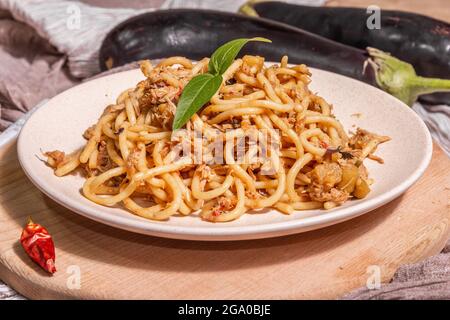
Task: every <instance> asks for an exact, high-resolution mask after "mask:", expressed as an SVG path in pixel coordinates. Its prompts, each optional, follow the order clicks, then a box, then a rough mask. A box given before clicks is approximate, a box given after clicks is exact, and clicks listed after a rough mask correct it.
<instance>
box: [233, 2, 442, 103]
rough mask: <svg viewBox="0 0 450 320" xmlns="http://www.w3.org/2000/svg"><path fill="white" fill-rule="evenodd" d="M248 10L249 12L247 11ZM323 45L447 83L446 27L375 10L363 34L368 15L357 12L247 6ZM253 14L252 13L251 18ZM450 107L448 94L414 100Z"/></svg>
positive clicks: (433, 21)
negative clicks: (376, 52) (368, 51)
mask: <svg viewBox="0 0 450 320" xmlns="http://www.w3.org/2000/svg"><path fill="white" fill-rule="evenodd" d="M249 9H250V10H249ZM252 9H253V10H254V12H256V14H257V15H258V16H259V17H262V18H267V19H272V20H275V21H278V22H283V23H286V24H289V25H292V26H295V27H298V28H301V29H304V30H306V31H309V32H312V33H315V34H318V35H320V36H322V37H325V38H327V39H330V40H333V41H336V42H339V43H343V44H346V45H349V46H353V47H357V48H361V49H365V48H366V47H375V48H377V49H380V50H383V51H386V52H390V53H391V54H393V55H394V56H396V57H397V58H399V59H401V60H403V61H406V62H408V63H411V64H412V65H413V66H414V68H415V70H416V72H417V74H419V75H421V76H424V77H437V78H447V79H448V78H450V24H448V23H446V22H444V21H440V20H437V19H433V18H430V17H427V16H424V15H420V14H415V13H410V12H403V11H391V10H381V15H380V26H381V28H380V29H373V30H371V29H369V28H368V27H367V19H368V17H369V16H370V15H371V13H367V10H366V9H363V8H345V7H311V6H302V5H295V4H289V3H284V2H278V1H249V2H248V4H247V11H246V10H245V8H244V7H242V8H241V11H243V12H244V13H250V14H252V12H251V10H252ZM253 14H254V13H253ZM420 99H421V100H422V101H424V102H429V103H447V104H450V94H449V93H434V94H432V95H424V96H421V98H420Z"/></svg>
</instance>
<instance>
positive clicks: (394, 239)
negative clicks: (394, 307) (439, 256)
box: [0, 143, 450, 299]
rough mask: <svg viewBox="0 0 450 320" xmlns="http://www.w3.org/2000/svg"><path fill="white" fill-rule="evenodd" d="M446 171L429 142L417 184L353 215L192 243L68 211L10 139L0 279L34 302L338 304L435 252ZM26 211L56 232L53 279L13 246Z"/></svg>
mask: <svg viewBox="0 0 450 320" xmlns="http://www.w3.org/2000/svg"><path fill="white" fill-rule="evenodd" d="M407 157H408V155H405V161H408V159H407ZM449 169H450V160H449V159H448V158H447V157H446V156H445V154H444V153H443V152H442V150H441V149H439V147H437V146H435V147H434V155H433V160H432V162H431V165H430V167H429V169H428V170H427V172H426V173H425V175H424V177H422V178H421V179H420V180H419V182H418V183H416V184H415V185H414V186H413V187H412V188H411V189H410V190H409V191H407V192H406V193H405V194H404V195H403V196H402V197H400V198H398V199H396V200H394V201H392V202H391V203H389V204H387V205H385V206H383V207H382V208H380V209H378V210H375V211H373V212H370V213H368V214H365V215H363V216H361V217H358V218H356V219H353V220H350V221H347V222H344V223H341V224H338V225H335V226H331V227H327V228H324V229H321V230H316V231H311V232H307V233H303V234H298V235H293V236H287V237H281V238H273V239H264V240H251V241H240V242H193V241H181V240H169V239H162V238H155V237H149V236H144V235H139V234H134V233H131V232H127V231H122V230H119V229H114V228H111V227H108V226H105V225H102V224H100V223H96V222H94V221H91V220H88V219H86V218H83V217H81V216H79V215H77V214H75V213H72V212H70V211H69V210H67V209H65V208H64V207H62V206H60V205H58V204H57V203H55V202H54V201H52V200H50V199H49V198H47V197H46V196H44V195H43V194H42V193H41V192H39V191H38V190H37V189H36V188H35V187H34V186H33V185H32V184H31V182H30V181H29V180H28V179H27V178H26V177H25V175H24V173H23V172H22V170H21V168H20V166H19V163H18V160H17V156H16V145H15V143H11V144H10V145H7V146H5V147H3V148H2V149H1V150H0V181H1V183H0V279H2V280H3V281H5V282H6V283H7V284H9V285H10V286H12V287H13V288H14V289H16V290H17V291H19V292H20V293H21V294H23V295H25V296H27V297H29V298H34V299H48V298H56V299H64V298H77V299H78V298H81V299H103V298H108V299H272V298H276V299H302V298H338V297H340V296H342V295H343V294H345V293H347V292H349V291H350V290H352V289H354V288H357V287H360V286H364V285H365V284H366V283H367V279H368V277H369V276H371V275H372V276H373V275H374V274H375V273H374V272H375V271H374V270H376V269H374V267H370V266H378V267H379V268H380V269H379V270H380V271H381V279H382V281H383V282H386V281H389V280H390V279H391V277H392V275H393V274H394V272H395V270H396V269H397V268H398V267H399V265H401V264H404V263H413V262H417V261H419V260H422V259H424V258H426V257H429V256H431V255H434V254H436V253H438V252H439V251H440V250H441V249H442V248H443V246H444V244H445V242H446V240H447V239H448V238H449V233H450V228H449V221H450V204H449V199H450V173H449ZM30 215H31V216H33V219H34V220H35V221H37V222H40V223H41V224H43V225H45V226H46V227H47V228H48V229H49V231H50V232H51V234H53V236H54V239H55V243H56V254H57V260H56V265H57V269H58V272H57V273H56V274H55V275H54V276H48V275H47V274H46V273H45V272H43V271H41V269H40V268H39V267H37V266H36V265H35V264H34V263H33V262H32V261H31V260H30V259H29V258H28V257H27V255H26V254H25V253H24V251H23V249H22V247H21V246H20V243H19V241H18V239H19V236H20V233H21V229H22V226H23V225H24V224H25V222H26V220H27V217H28V216H30ZM368 268H369V269H368ZM375 268H376V267H375ZM78 284H79V285H78Z"/></svg>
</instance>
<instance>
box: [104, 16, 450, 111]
mask: <svg viewBox="0 0 450 320" xmlns="http://www.w3.org/2000/svg"><path fill="white" fill-rule="evenodd" d="M256 36H260V37H265V38H269V39H271V40H272V43H259V42H258V43H254V42H253V43H249V44H247V45H246V46H245V47H244V49H243V50H242V51H241V53H240V55H241V56H242V55H244V54H255V55H260V56H263V57H265V58H266V61H279V60H280V58H281V57H282V56H283V55H288V56H289V62H291V63H304V64H306V65H308V66H311V67H315V68H319V69H324V70H328V71H332V72H335V73H339V74H342V75H345V76H348V77H352V78H354V79H358V80H361V81H364V82H366V83H369V84H371V85H373V86H377V87H379V88H381V89H383V90H385V91H388V92H389V93H391V94H393V95H394V96H396V97H397V98H399V99H400V100H402V101H404V102H405V103H407V104H408V105H411V104H412V103H413V102H414V101H415V100H416V99H417V97H418V95H419V94H422V93H428V92H433V91H435V90H436V87H438V89H441V86H442V83H441V80H429V79H423V78H420V77H417V76H416V74H415V72H414V69H413V67H412V66H411V65H409V64H407V63H404V62H402V61H400V60H398V59H396V58H394V57H391V56H390V55H388V54H386V53H384V52H381V51H379V50H376V49H369V50H361V49H357V48H353V47H350V46H346V45H343V44H340V43H337V42H334V41H331V40H328V39H325V38H323V37H320V36H318V35H315V34H312V33H309V32H306V31H303V30H301V29H298V28H295V27H292V26H288V25H286V24H282V23H278V22H275V21H272V20H268V19H261V18H252V17H245V16H243V15H238V14H232V13H226V12H219V11H212V10H193V9H176V10H161V11H154V12H149V13H144V14H142V15H139V16H136V17H133V18H130V19H128V20H126V21H124V22H122V23H121V24H119V25H118V26H116V27H115V28H114V29H113V30H111V32H110V33H109V34H108V35H107V36H106V38H105V39H104V41H103V43H102V46H101V49H100V55H99V59H100V68H101V69H102V70H106V69H109V68H112V67H117V66H121V65H123V64H126V63H129V62H133V61H137V60H142V59H159V58H165V57H169V56H174V55H181V56H186V57H188V58H191V59H197V60H198V59H201V58H203V57H208V56H210V55H211V54H212V52H214V50H215V49H216V48H218V47H219V46H220V45H222V44H223V43H225V42H227V41H230V40H232V39H236V38H244V37H245V38H247V37H248V38H250V37H256ZM445 84H446V85H447V88H450V80H449V81H448V82H445Z"/></svg>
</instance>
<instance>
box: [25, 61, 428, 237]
mask: <svg viewBox="0 0 450 320" xmlns="http://www.w3.org/2000/svg"><path fill="white" fill-rule="evenodd" d="M208 62H209V59H208V58H205V59H203V60H201V61H198V62H194V61H190V60H189V59H187V58H184V57H171V58H167V59H163V60H161V61H159V62H153V63H152V62H151V61H148V60H146V61H141V62H140V69H134V70H130V71H125V72H120V73H116V74H112V75H108V76H106V77H102V78H98V79H95V80H92V81H89V82H86V83H83V84H81V85H78V86H76V87H74V88H71V89H69V90H67V91H65V92H63V93H61V94H59V95H58V96H56V97H54V98H53V99H51V100H50V101H49V102H47V103H46V104H45V105H44V106H42V107H41V108H40V109H39V110H37V111H36V112H35V113H34V114H33V115H32V116H31V118H30V119H29V120H28V121H27V122H26V124H25V126H24V127H23V129H22V132H21V134H20V137H19V141H18V154H19V160H20V163H21V165H22V168H23V169H24V171H25V173H26V174H27V176H28V177H29V178H30V180H31V181H32V182H33V183H34V184H35V185H36V186H37V187H38V188H39V189H40V190H41V191H43V192H44V193H45V194H46V195H48V196H49V197H50V198H52V199H53V200H55V201H57V202H58V203H60V204H62V205H63V206H65V207H67V208H68V209H70V210H72V211H74V212H77V213H79V214H81V215H83V216H86V217H88V218H91V219H94V220H96V221H99V222H102V223H105V224H108V225H111V226H114V227H118V228H121V229H126V230H130V231H133V232H138V233H143V234H148V235H154V236H162V237H169V238H177V239H189V240H242V239H256V238H267V237H274V236H281V235H287V234H293V233H299V232H304V231H308V230H312V229H317V228H322V227H325V226H328V225H331V224H335V223H338V222H341V221H344V220H348V219H351V218H354V217H356V216H359V215H361V214H364V213H367V212H369V211H371V210H373V209H375V208H377V207H380V206H381V205H383V204H385V203H387V202H389V201H391V200H392V199H394V198H396V197H398V196H399V195H400V194H402V193H403V192H404V191H406V190H407V188H409V187H410V186H411V185H412V184H413V183H414V182H415V181H416V180H417V179H418V178H419V177H420V176H421V175H422V174H423V172H424V171H425V169H426V167H427V165H428V164H429V161H430V159H431V152H432V142H431V138H430V134H429V132H428V130H427V128H426V126H425V125H424V123H423V122H422V120H421V119H420V118H419V117H418V116H417V115H416V114H415V113H414V112H413V111H412V110H411V109H410V108H409V107H407V106H406V105H404V104H403V103H402V102H400V101H399V100H397V99H396V98H394V97H392V96H390V95H388V94H386V93H384V92H382V91H380V90H378V89H376V88H373V87H371V86H368V85H366V84H364V83H362V82H359V81H356V80H353V79H350V78H347V77H344V76H341V75H337V74H333V73H330V72H326V71H322V70H318V69H313V68H308V67H307V66H305V65H290V64H289V63H288V57H287V56H284V57H280V62H277V63H271V62H266V61H264V57H258V56H251V55H246V56H243V57H242V58H238V59H235V60H234V61H232V63H231V64H230V66H229V67H228V68H227V69H226V71H225V72H224V73H223V75H222V78H221V82H219V84H218V86H219V87H218V88H219V89H218V90H216V91H215V92H213V93H214V94H213V95H212V97H211V98H209V99H208V101H207V102H206V103H205V104H204V105H203V106H202V107H201V108H200V109H199V110H198V111H197V112H195V113H194V114H193V115H192V116H191V117H189V118H187V119H186V123H184V124H183V126H182V127H181V128H179V129H177V130H173V127H174V118H175V116H176V113H177V107H179V101H180V99H181V98H180V97H181V96H182V95H183V90H184V88H186V86H187V85H188V83H189V82H190V81H191V80H192V79H193V78H194V77H196V76H198V75H202V74H206V73H207V72H208Z"/></svg>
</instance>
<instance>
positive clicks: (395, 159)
mask: <svg viewBox="0 0 450 320" xmlns="http://www.w3.org/2000/svg"><path fill="white" fill-rule="evenodd" d="M311 71H312V83H311V89H312V90H313V91H314V92H318V93H319V95H321V96H323V97H324V98H325V99H326V100H327V101H328V102H330V103H332V104H333V106H334V113H335V114H336V116H337V118H338V119H339V120H340V121H341V122H342V123H343V125H344V127H345V128H346V129H352V125H356V126H360V127H362V128H365V129H367V130H369V131H373V132H376V133H378V134H382V135H388V136H390V137H391V138H392V140H391V141H390V142H388V143H385V144H383V145H381V146H380V147H379V148H378V151H377V155H379V156H381V157H382V158H383V159H384V160H385V164H383V165H381V164H378V163H376V162H374V161H369V160H368V161H366V162H365V163H366V165H367V167H368V169H369V173H370V176H371V177H372V178H374V179H375V184H374V185H373V186H372V191H371V193H370V194H369V196H368V197H367V198H366V199H363V200H352V201H348V202H346V203H345V204H344V205H343V206H341V207H338V208H335V209H333V210H330V211H324V210H312V211H299V212H296V213H294V214H292V215H289V216H288V215H284V214H281V213H279V212H277V211H275V210H266V213H263V214H253V215H252V214H246V215H244V216H243V217H241V218H240V219H238V220H237V221H233V222H228V223H211V222H205V221H202V220H201V219H199V218H198V217H194V216H188V217H171V218H170V220H168V221H163V222H157V221H150V220H146V219H144V218H141V217H138V216H136V215H133V214H131V213H130V212H128V211H126V210H125V209H122V208H120V207H117V208H109V207H104V206H101V205H98V204H95V203H92V202H90V201H89V200H87V199H86V198H84V197H83V196H82V194H81V192H80V188H81V187H82V184H83V181H84V179H83V178H82V177H81V176H79V175H69V176H66V177H63V178H58V177H56V176H54V174H53V171H52V170H51V169H50V168H48V167H47V166H45V165H44V164H43V163H42V162H41V161H40V160H39V159H38V156H40V155H41V150H46V151H47V150H55V149H58V150H64V151H66V152H71V151H73V150H75V149H77V148H79V147H81V146H82V145H84V143H85V140H84V139H83V138H82V133H83V132H84V130H85V129H86V128H88V127H89V126H91V125H92V124H94V123H95V122H96V121H97V119H98V117H99V116H100V114H101V113H102V111H103V109H104V108H105V106H106V105H108V104H110V103H113V102H114V101H115V98H116V97H117V96H118V94H119V93H120V92H122V91H123V90H124V89H126V88H130V87H134V86H135V84H136V83H137V82H138V81H140V80H142V79H143V76H142V75H141V72H140V71H139V70H131V71H126V72H121V73H117V74H114V75H110V76H107V77H103V78H99V79H96V80H92V81H90V82H86V83H84V84H81V85H79V86H76V87H74V88H71V89H69V90H67V91H65V92H63V93H61V94H59V95H58V96H56V97H54V98H53V99H51V100H50V101H48V102H47V103H46V104H45V105H44V106H42V107H41V108H40V109H39V110H37V111H36V112H35V113H34V114H33V115H32V117H31V118H30V119H29V120H28V121H27V122H26V124H25V126H24V127H23V129H22V131H21V133H20V136H19V141H18V155H19V160H20V164H21V165H22V168H23V170H24V171H25V173H26V174H27V176H28V177H29V178H30V180H31V181H32V182H33V183H34V184H35V185H36V186H37V187H38V188H39V189H40V190H41V191H42V192H44V193H45V194H47V195H48V196H49V197H50V198H52V199H53V200H55V201H57V202H58V203H60V204H61V205H63V206H65V207H67V208H69V209H70V210H72V211H74V212H77V213H79V214H81V215H83V216H85V217H88V218H91V219H93V220H96V221H99V222H102V223H105V224H108V225H111V226H114V227H117V228H121V229H126V230H130V231H133V232H138V233H143V234H148V235H154V236H161V237H168V238H177V239H189V240H242V239H256V238H267V237H275V236H281V235H287V234H293V233H299V232H304V231H308V230H312V229H317V228H322V227H325V226H328V225H331V224H335V223H338V222H341V221H344V220H348V219H350V218H354V217H356V216H359V215H361V214H363V213H366V212H369V211H371V210H373V209H375V208H377V207H379V206H381V205H383V204H385V203H387V202H389V201H391V200H393V199H394V198H396V197H398V196H399V195H401V194H402V193H403V192H405V191H406V189H408V188H409V187H410V186H411V185H412V184H413V183H414V182H415V181H417V179H418V178H419V177H420V176H421V175H422V174H423V172H424V171H425V169H426V167H427V166H428V164H429V162H430V159H431V154H432V142H431V137H430V134H429V132H428V129H427V128H426V126H425V124H424V123H423V122H422V120H421V119H420V118H419V117H418V116H417V115H416V114H415V113H414V112H413V111H412V110H411V109H410V108H409V107H408V106H406V105H405V104H403V103H402V102H400V101H399V100H397V99H396V98H394V97H392V96H390V95H388V94H387V93H384V92H383V91H381V90H378V89H376V88H374V87H371V86H369V85H366V84H364V83H362V82H359V81H356V80H353V79H350V78H347V77H344V76H340V75H337V74H333V73H330V72H326V71H322V70H318V69H312V68H311ZM355 114H360V116H359V117H357V116H355Z"/></svg>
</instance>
